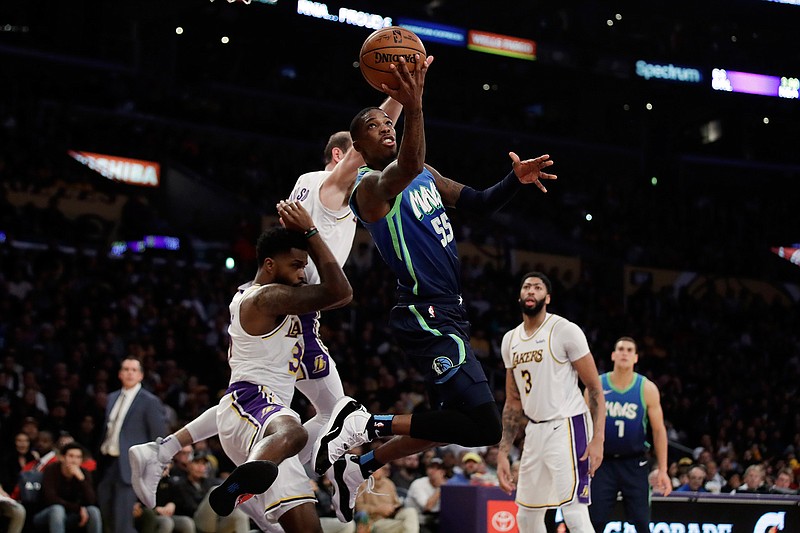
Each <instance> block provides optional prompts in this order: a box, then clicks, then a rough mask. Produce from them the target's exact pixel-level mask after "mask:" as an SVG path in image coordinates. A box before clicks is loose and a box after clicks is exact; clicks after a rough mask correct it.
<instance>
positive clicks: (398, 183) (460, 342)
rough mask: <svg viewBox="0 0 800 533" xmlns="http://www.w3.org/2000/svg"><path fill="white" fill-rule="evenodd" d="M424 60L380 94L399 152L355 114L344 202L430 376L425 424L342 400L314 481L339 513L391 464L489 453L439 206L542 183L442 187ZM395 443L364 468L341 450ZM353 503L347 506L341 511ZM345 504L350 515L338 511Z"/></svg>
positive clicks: (539, 175) (539, 171)
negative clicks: (398, 113) (372, 248)
mask: <svg viewBox="0 0 800 533" xmlns="http://www.w3.org/2000/svg"><path fill="white" fill-rule="evenodd" d="M431 61H432V57H430V56H429V58H428V59H427V60H426V61H425V62H423V63H421V64H420V67H419V68H418V69H416V70H415V72H414V73H413V74H411V73H409V72H408V69H407V68H406V66H405V63H404V62H403V61H402V60H401V64H400V66H399V67H398V68H396V69H394V73H395V77H396V79H397V80H398V84H399V89H397V90H392V89H389V88H388V87H384V91H385V92H386V93H387V94H389V95H390V96H391V97H392V98H394V99H395V100H397V101H398V102H400V103H401V104H403V110H404V111H403V112H404V115H405V117H404V129H403V142H402V145H401V146H400V148H399V150H398V148H397V140H396V136H395V129H394V123H393V121H392V120H391V119H390V118H389V117H388V116H387V115H386V113H385V112H384V111H382V110H380V109H378V108H374V107H373V108H367V109H364V110H362V111H360V112H359V113H358V114H357V115H356V117H355V118H354V119H353V121H352V123H351V126H350V135H351V137H352V138H353V147H354V148H355V149H356V150H357V151H358V152H359V153H360V154H361V155H362V156H363V158H364V161H365V162H366V167H364V168H362V169H361V170H360V172H359V177H358V178H357V182H356V186H355V189H354V190H353V193H352V194H351V197H350V206H351V207H352V209H353V213H354V214H355V215H356V216H357V217H358V218H359V219H360V220H361V221H362V223H363V224H364V225H365V227H366V228H367V230H368V231H369V232H370V234H371V235H372V238H373V240H374V241H375V245H376V247H377V248H378V250H379V252H380V254H381V256H382V257H383V259H384V261H385V262H386V263H387V264H388V265H389V267H390V268H391V269H392V271H393V272H394V274H395V275H396V276H397V279H398V290H399V292H400V301H399V302H398V304H397V306H396V307H394V308H393V309H392V312H391V316H390V321H391V326H392V329H393V331H394V333H395V336H396V337H397V339H398V341H399V342H400V343H401V347H402V348H403V349H404V351H405V352H406V353H407V355H408V356H409V359H410V361H411V362H412V364H415V365H416V366H417V367H418V368H419V369H420V370H421V371H422V372H423V373H424V375H426V376H427V385H428V392H429V396H430V400H431V404H432V405H433V406H435V407H437V408H438V409H437V410H435V411H432V412H428V413H421V414H414V415H413V416H412V415H408V414H402V415H374V416H372V415H370V414H369V413H367V412H366V410H365V409H364V408H363V406H361V405H360V404H358V403H357V402H356V401H355V400H353V399H352V398H347V397H345V398H343V399H342V400H341V401H340V402H339V404H338V405H337V408H336V409H334V414H333V416H332V417H331V421H330V422H329V423H328V425H327V427H326V430H324V436H323V437H322V438H321V439H320V440H318V441H317V443H315V447H314V453H313V455H312V461H313V464H314V465H315V470H316V471H317V473H320V474H321V473H323V472H326V471H328V469H329V468H330V467H331V465H333V468H332V469H331V472H329V473H328V476H329V477H332V481H333V482H334V488H335V490H336V494H335V495H334V497H336V498H339V499H340V502H341V503H340V505H341V507H342V508H343V509H346V508H347V506H349V508H352V507H353V504H354V501H355V497H356V491H357V489H358V486H359V485H360V484H361V483H362V482H363V481H364V479H366V478H367V477H368V476H369V475H370V474H371V473H372V472H374V471H375V470H377V469H378V468H380V467H381V466H382V465H384V464H386V463H387V462H389V461H391V460H393V459H397V458H400V457H403V456H406V455H409V454H411V453H415V452H418V451H421V450H424V449H427V448H430V447H432V446H434V445H435V444H436V443H456V444H460V445H463V446H487V445H493V444H496V443H497V442H498V441H499V440H500V436H501V430H502V427H501V420H500V413H499V411H498V409H497V406H496V404H495V401H494V396H493V394H492V391H491V389H490V387H489V385H488V382H487V379H486V376H485V375H484V372H483V369H482V368H481V365H480V363H479V362H478V361H477V359H476V357H475V355H474V354H473V352H472V349H471V348H470V345H469V338H470V334H469V323H468V321H467V315H466V311H465V308H464V306H463V305H462V302H461V296H460V294H461V281H460V279H459V271H460V266H459V260H458V254H457V250H456V244H455V242H454V239H453V237H454V235H453V228H452V226H451V224H450V220H449V219H448V217H447V213H446V211H445V206H449V207H456V208H459V209H465V210H470V211H474V212H479V213H491V212H493V211H495V210H497V209H499V208H500V207H502V206H503V205H505V203H506V202H508V200H510V199H511V197H512V196H513V195H514V193H516V192H517V190H519V189H520V188H521V186H522V184H526V183H535V184H537V185H538V186H539V188H540V189H542V190H543V191H544V190H545V188H544V186H543V185H542V184H541V183H540V181H539V180H540V179H554V178H555V176H553V175H550V174H546V173H544V172H543V169H545V168H547V167H549V166H550V165H552V164H553V163H552V161H551V160H550V159H549V156H547V155H544V156H541V157H539V158H536V159H531V160H527V161H520V160H519V157H517V155H516V154H514V153H511V154H509V155H510V156H511V159H512V171H511V173H509V174H508V175H507V176H506V177H505V178H504V179H503V180H502V181H500V183H498V184H496V185H494V186H493V187H490V188H489V189H487V190H484V191H476V190H474V189H472V188H471V187H467V186H464V185H462V184H460V183H457V182H455V181H452V180H449V179H447V178H445V177H443V176H442V175H441V174H440V173H439V172H438V171H436V170H435V169H434V168H432V167H430V166H429V165H426V164H425V131H424V121H423V113H422V93H423V86H424V80H425V75H426V72H427V70H428V67H429V65H430V62H431ZM392 435H394V436H399V438H395V439H392V440H390V441H389V442H387V443H385V444H383V445H382V446H381V447H379V448H377V449H376V450H374V451H371V452H369V453H367V454H365V455H363V456H361V457H355V456H353V455H348V456H347V457H345V458H342V459H340V458H341V457H342V456H343V455H344V454H345V452H346V451H347V450H349V449H350V448H352V447H354V446H358V445H361V444H363V443H364V442H367V441H369V440H372V439H374V438H376V437H386V436H392ZM348 500H349V502H348ZM345 502H347V504H346V503H345Z"/></svg>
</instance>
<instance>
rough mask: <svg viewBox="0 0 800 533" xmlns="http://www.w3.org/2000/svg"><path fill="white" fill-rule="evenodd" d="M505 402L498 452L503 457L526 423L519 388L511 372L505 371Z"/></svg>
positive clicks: (506, 455) (506, 454) (509, 370)
mask: <svg viewBox="0 0 800 533" xmlns="http://www.w3.org/2000/svg"><path fill="white" fill-rule="evenodd" d="M506 373H507V375H506V402H505V405H504V406H503V436H502V438H501V439H500V446H499V452H500V454H502V455H503V457H508V454H509V452H510V451H511V446H512V445H513V444H514V440H515V439H516V438H517V434H518V433H519V430H520V428H521V427H523V426H524V425H525V424H526V423H527V418H526V417H525V413H523V411H522V399H521V397H520V393H519V388H518V387H517V384H516V381H515V380H514V374H513V370H511V369H507V370H506Z"/></svg>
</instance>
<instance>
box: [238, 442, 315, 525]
mask: <svg viewBox="0 0 800 533" xmlns="http://www.w3.org/2000/svg"><path fill="white" fill-rule="evenodd" d="M316 501H317V499H316V497H314V490H313V488H312V487H311V480H309V479H308V476H307V475H306V471H305V469H303V465H301V464H300V461H299V460H298V459H297V457H296V456H295V457H290V458H288V459H286V460H285V461H283V462H282V463H281V464H280V465H278V477H277V479H275V482H274V483H273V484H272V486H271V487H270V488H269V490H268V491H267V492H265V493H264V494H259V495H257V496H254V497H252V498H250V499H249V500H247V501H245V502H242V503H241V504H239V508H240V509H241V510H242V511H244V512H245V513H246V514H247V516H249V517H250V518H252V519H253V521H255V523H256V524H257V525H258V526H259V527H260V528H261V529H262V530H264V531H269V530H273V529H275V528H274V527H270V526H271V524H276V523H277V522H278V520H280V518H281V516H283V513H285V512H286V511H288V510H290V509H293V508H295V507H297V506H298V505H302V504H304V503H310V504H312V505H313V504H315V503H316Z"/></svg>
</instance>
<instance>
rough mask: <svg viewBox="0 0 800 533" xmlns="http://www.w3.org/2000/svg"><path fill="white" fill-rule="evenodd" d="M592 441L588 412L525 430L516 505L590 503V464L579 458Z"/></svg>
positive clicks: (542, 506) (537, 506)
mask: <svg viewBox="0 0 800 533" xmlns="http://www.w3.org/2000/svg"><path fill="white" fill-rule="evenodd" d="M591 438H592V419H591V418H590V417H589V415H588V413H584V414H581V415H576V416H573V417H572V418H562V419H558V420H552V421H549V422H541V423H538V424H535V423H533V422H529V423H528V425H527V426H526V427H525V447H524V449H523V452H522V460H521V462H520V467H519V480H518V481H517V496H516V502H517V505H520V506H522V507H526V508H529V509H551V508H555V507H561V506H562V505H567V504H570V503H573V502H575V501H577V502H578V503H585V504H587V505H588V504H590V503H591V497H590V489H589V481H590V480H589V461H588V459H587V460H585V461H579V460H578V459H579V458H580V457H581V456H582V455H583V454H584V453H585V452H586V447H587V445H588V443H589V440H590V439H591Z"/></svg>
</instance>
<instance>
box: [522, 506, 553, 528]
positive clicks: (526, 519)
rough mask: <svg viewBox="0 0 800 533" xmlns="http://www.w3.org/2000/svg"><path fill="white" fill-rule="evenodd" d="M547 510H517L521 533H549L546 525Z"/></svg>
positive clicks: (524, 508)
mask: <svg viewBox="0 0 800 533" xmlns="http://www.w3.org/2000/svg"><path fill="white" fill-rule="evenodd" d="M546 512H547V511H546V510H545V509H528V508H526V507H520V508H519V509H518V510H517V525H518V526H519V533H547V527H546V526H545V525H544V515H545V513H546Z"/></svg>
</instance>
